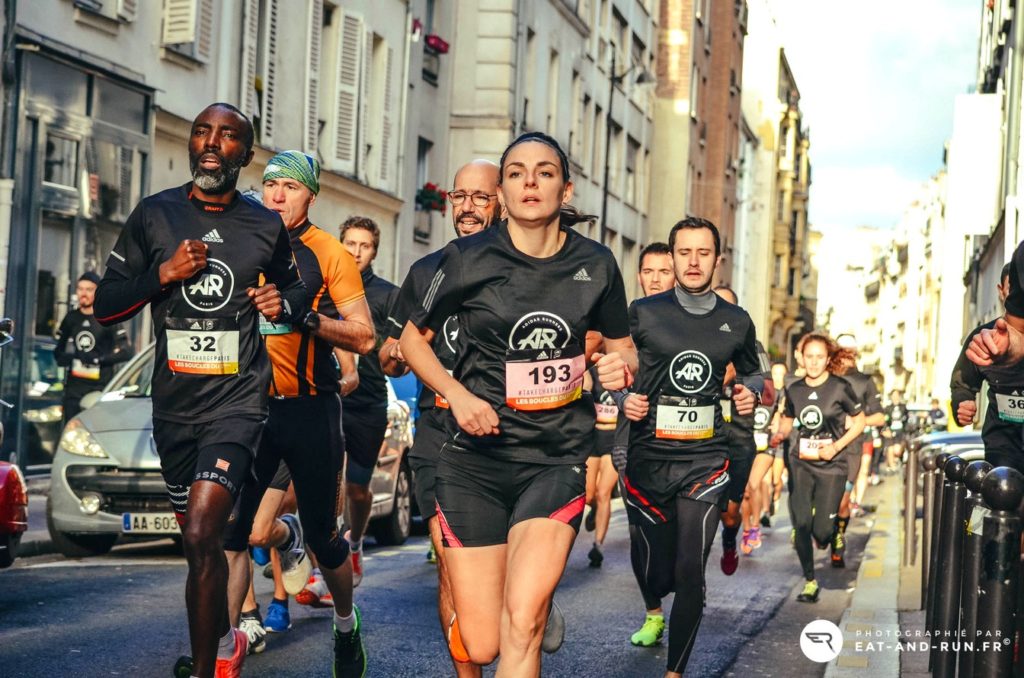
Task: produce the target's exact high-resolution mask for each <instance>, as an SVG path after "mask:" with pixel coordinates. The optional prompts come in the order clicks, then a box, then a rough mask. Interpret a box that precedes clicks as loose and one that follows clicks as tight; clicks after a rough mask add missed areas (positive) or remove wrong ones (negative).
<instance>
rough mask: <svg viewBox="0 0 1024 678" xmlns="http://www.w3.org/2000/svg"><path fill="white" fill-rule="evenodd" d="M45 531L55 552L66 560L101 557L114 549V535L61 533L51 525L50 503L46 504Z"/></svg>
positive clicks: (115, 539)
mask: <svg viewBox="0 0 1024 678" xmlns="http://www.w3.org/2000/svg"><path fill="white" fill-rule="evenodd" d="M46 529H48V530H49V531H50V539H52V540H53V545H54V547H55V548H56V549H57V551H58V552H59V553H60V554H61V555H63V556H64V557H66V558H88V557H90V556H102V555H103V554H104V553H107V552H108V551H110V549H112V548H113V547H114V542H116V541H117V535H116V534H74V533H71V532H61V531H60V530H58V529H57V528H56V527H55V526H54V524H53V512H52V511H51V509H50V502H49V501H47V502H46Z"/></svg>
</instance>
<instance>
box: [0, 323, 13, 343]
mask: <svg viewBox="0 0 1024 678" xmlns="http://www.w3.org/2000/svg"><path fill="white" fill-rule="evenodd" d="M12 341H14V321H13V320H11V319H10V318H0V346H6V345H7V344H9V343H11V342H12Z"/></svg>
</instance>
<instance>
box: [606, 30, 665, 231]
mask: <svg viewBox="0 0 1024 678" xmlns="http://www.w3.org/2000/svg"><path fill="white" fill-rule="evenodd" d="M615 58H616V50H615V49H614V48H613V49H612V68H611V70H610V71H609V74H610V75H609V76H608V110H607V111H605V118H604V186H603V188H602V191H601V244H602V245H604V244H606V243H605V240H606V239H607V236H608V172H609V170H610V168H611V162H610V158H611V155H612V154H611V150H612V148H611V147H612V103H613V102H614V99H615V86H616V85H621V84H622V83H623V82H624V81H625V79H626V76H627V75H629V74H630V73H631V72H632V71H633V69H634V68H636V64H633V65H632V66H630V67H629V68H627V69H626V70H624V71H623V72H622V73H619V74H618V75H616V74H615V65H616V63H615ZM656 82H657V80H656V79H655V77H654V76H653V75H651V73H650V72H649V71H648V70H647V69H646V68H645V69H643V70H642V71H640V75H638V76H637V78H636V84H637V85H651V84H654V83H656ZM623 127H625V125H623Z"/></svg>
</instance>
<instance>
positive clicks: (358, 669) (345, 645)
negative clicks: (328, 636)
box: [332, 605, 366, 678]
mask: <svg viewBox="0 0 1024 678" xmlns="http://www.w3.org/2000/svg"><path fill="white" fill-rule="evenodd" d="M352 613H353V614H355V616H356V625H355V626H354V627H353V628H352V630H351V631H349V632H348V633H342V632H341V631H339V630H338V627H337V626H335V627H334V673H333V674H332V675H333V676H334V678H362V677H363V676H365V675H366V649H365V648H363V639H362V637H361V636H360V632H361V627H362V625H363V624H362V618H361V615H360V614H359V607H357V606H356V605H353V606H352Z"/></svg>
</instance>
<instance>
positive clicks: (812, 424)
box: [800, 405, 825, 430]
mask: <svg viewBox="0 0 1024 678" xmlns="http://www.w3.org/2000/svg"><path fill="white" fill-rule="evenodd" d="M824 419H825V417H824V416H823V415H822V414H821V409H820V408H819V407H818V406H817V405H808V406H807V407H805V408H804V409H802V410H801V411H800V425H801V426H804V427H806V428H809V429H812V430H813V429H817V428H821V424H822V422H823V421H824Z"/></svg>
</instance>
